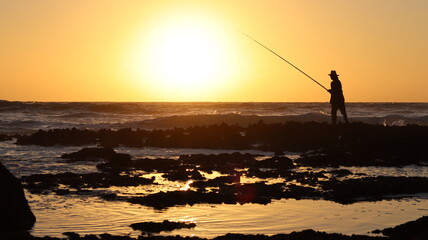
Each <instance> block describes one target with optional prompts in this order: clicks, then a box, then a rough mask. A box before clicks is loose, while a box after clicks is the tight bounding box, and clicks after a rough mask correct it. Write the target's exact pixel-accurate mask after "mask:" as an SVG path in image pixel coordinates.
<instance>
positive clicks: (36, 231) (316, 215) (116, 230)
mask: <svg viewBox="0 0 428 240" xmlns="http://www.w3.org/2000/svg"><path fill="white" fill-rule="evenodd" d="M27 197H28V199H29V202H30V205H31V208H32V210H33V211H34V214H35V215H36V216H37V223H36V225H35V227H34V228H33V230H32V234H33V235H34V236H46V235H48V236H56V237H60V236H61V234H62V233H63V232H77V233H79V234H102V233H110V234H117V235H131V236H134V237H135V236H137V235H139V234H140V232H138V231H134V230H132V229H131V228H130V227H129V225H130V224H132V223H137V222H145V221H155V222H161V221H163V220H171V221H188V222H193V223H195V224H196V227H195V228H194V229H183V230H175V231H173V232H170V233H164V234H169V235H177V234H179V235H182V236H198V237H206V238H212V237H215V236H219V235H224V234H226V233H244V234H268V235H270V234H279V233H290V232H292V231H300V230H304V229H314V230H317V231H326V232H337V233H343V234H368V232H370V231H372V230H375V229H383V228H386V227H392V226H396V225H399V224H402V223H405V222H408V221H411V220H415V219H417V218H419V217H421V216H424V215H427V214H428V196H424V195H421V196H418V197H417V198H405V199H401V200H383V201H377V202H358V203H354V204H349V205H341V204H338V203H334V202H331V201H325V200H305V199H303V200H295V199H282V200H275V201H273V202H272V203H271V204H268V205H260V204H244V205H239V204H236V205H227V204H220V205H218V204H197V205H194V206H180V207H171V208H168V209H167V210H163V211H158V210H154V209H153V208H148V207H144V206H140V205H133V204H130V203H127V202H108V201H104V200H100V199H99V198H97V197H82V196H79V197H72V196H55V195H34V194H29V193H27Z"/></svg>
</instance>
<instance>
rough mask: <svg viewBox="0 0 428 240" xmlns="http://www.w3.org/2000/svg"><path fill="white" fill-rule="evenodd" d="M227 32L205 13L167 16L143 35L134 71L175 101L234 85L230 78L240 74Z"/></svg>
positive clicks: (143, 81)
mask: <svg viewBox="0 0 428 240" xmlns="http://www.w3.org/2000/svg"><path fill="white" fill-rule="evenodd" d="M227 34H229V35H230V34H231V32H230V30H229V29H227V28H226V27H225V26H222V25H220V24H219V23H218V22H215V21H213V20H212V19H207V18H204V17H202V16H196V17H189V16H186V15H183V16H176V17H174V18H171V19H167V21H165V22H164V23H162V24H160V25H159V26H155V27H154V28H153V31H152V32H150V33H149V34H148V37H146V36H145V37H144V38H143V40H142V41H145V44H142V46H141V47H140V49H138V50H137V51H136V53H135V60H134V62H133V63H132V66H133V69H132V70H131V71H132V72H133V73H132V74H134V77H135V78H136V81H137V82H139V83H140V84H139V85H141V86H142V87H148V88H150V89H153V90H154V91H156V92H157V93H158V94H161V95H164V96H166V97H167V96H169V97H167V98H169V99H170V100H172V101H174V100H177V99H178V100H187V101H188V100H198V99H201V98H204V97H210V96H213V95H216V94H218V93H219V91H222V90H224V89H225V88H228V87H231V86H233V83H232V82H231V81H230V80H231V78H232V76H233V75H236V74H237V73H236V71H237V70H236V69H234V65H236V63H235V62H234V59H236V57H234V54H235V52H234V49H233V47H232V44H233V43H232V42H231V40H230V39H228V37H230V36H228V35H227ZM232 34H233V32H232ZM171 95H172V96H174V97H173V98H170V97H171Z"/></svg>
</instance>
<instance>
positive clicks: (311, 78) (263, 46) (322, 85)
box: [237, 30, 328, 91]
mask: <svg viewBox="0 0 428 240" xmlns="http://www.w3.org/2000/svg"><path fill="white" fill-rule="evenodd" d="M237 31H238V32H240V33H242V34H243V35H245V36H246V37H248V38H249V39H251V40H253V41H254V42H256V43H258V44H259V45H260V46H262V47H264V48H265V49H267V50H269V51H270V52H271V53H273V54H275V55H276V56H277V57H279V58H281V59H282V60H283V61H285V62H286V63H288V64H290V65H291V66H292V67H294V68H295V69H297V70H298V71H299V72H301V73H303V74H304V75H305V76H306V77H308V78H309V79H311V80H312V81H314V82H315V83H316V84H318V85H320V86H321V87H322V88H324V89H325V90H327V91H328V89H327V88H326V87H324V86H323V85H322V84H321V83H319V82H318V81H317V80H315V79H313V78H312V77H311V76H309V75H308V74H306V73H305V72H303V71H302V70H301V69H300V68H298V67H296V66H295V65H294V64H292V63H291V62H289V61H287V60H286V59H285V58H283V57H281V56H280V55H279V54H278V53H276V52H274V51H273V50H272V49H270V48H268V47H266V46H265V45H263V44H262V43H261V42H259V41H257V40H256V39H254V38H252V37H251V36H249V35H248V34H246V33H244V32H241V31H239V30H237Z"/></svg>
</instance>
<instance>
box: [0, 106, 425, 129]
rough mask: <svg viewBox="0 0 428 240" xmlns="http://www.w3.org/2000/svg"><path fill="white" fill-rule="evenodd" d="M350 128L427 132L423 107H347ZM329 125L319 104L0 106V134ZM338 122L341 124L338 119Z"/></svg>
mask: <svg viewBox="0 0 428 240" xmlns="http://www.w3.org/2000/svg"><path fill="white" fill-rule="evenodd" d="M347 110H348V115H349V118H350V121H351V122H364V123H370V124H381V125H386V126H402V125H407V124H418V125H427V126H428V103H348V104H347ZM260 120H263V121H264V122H265V123H283V122H286V121H298V122H309V121H317V122H330V121H331V117H330V104H328V103H326V102H324V103H257V102H248V103H246V102H243V103H239V102H238V103H222V102H219V103H216V102H211V103H203V102H193V103H192V102H188V103H144V102H143V103H108V102H107V103H102V102H95V103H91V102H10V101H0V132H8V133H10V132H12V133H13V132H29V131H36V130H38V129H47V128H72V127H77V128H90V129H100V128H113V129H118V128H127V127H130V128H146V129H153V128H173V127H190V126H194V125H212V124H221V123H226V124H239V125H243V126H246V125H249V124H254V123H257V122H258V121H260ZM338 120H339V121H342V122H343V118H342V116H341V115H340V113H338Z"/></svg>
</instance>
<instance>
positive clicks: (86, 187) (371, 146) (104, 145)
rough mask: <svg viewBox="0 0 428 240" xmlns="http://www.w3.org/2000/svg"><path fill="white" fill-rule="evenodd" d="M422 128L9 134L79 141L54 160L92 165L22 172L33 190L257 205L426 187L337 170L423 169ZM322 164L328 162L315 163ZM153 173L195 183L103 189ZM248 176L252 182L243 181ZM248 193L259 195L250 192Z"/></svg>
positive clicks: (166, 203)
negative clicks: (132, 191)
mask: <svg viewBox="0 0 428 240" xmlns="http://www.w3.org/2000/svg"><path fill="white" fill-rule="evenodd" d="M427 136H428V127H425V126H418V125H407V126H382V125H370V124H363V123H351V124H349V125H345V124H339V125H337V126H332V125H329V124H326V123H317V122H306V123H300V122H286V123H284V124H279V123H272V124H269V123H265V122H263V121H259V122H257V123H256V124H250V125H249V126H247V127H241V126H237V125H227V124H220V125H218V124H216V125H209V126H194V127H189V128H174V129H163V130H161V129H158V130H151V131H150V130H138V129H135V130H134V129H130V128H125V129H120V130H106V129H102V130H98V131H93V130H81V129H53V130H48V131H44V130H39V131H38V132H36V133H34V134H31V135H25V136H24V135H21V136H14V137H16V139H17V142H16V143H17V144H18V146H27V145H38V146H42V147H49V146H57V147H60V146H75V147H78V148H80V150H78V151H75V152H68V153H65V154H63V155H62V156H61V158H58V159H57V160H56V161H58V162H60V163H62V164H75V163H79V162H83V163H89V164H93V165H94V166H96V167H97V169H98V171H97V172H92V173H85V174H76V173H73V172H63V173H58V174H50V173H48V174H33V175H28V176H23V177H21V181H22V183H23V186H24V188H25V189H27V190H28V191H30V192H31V193H33V194H49V195H50V194H53V195H57V196H67V195H70V196H77V197H78V196H85V195H87V194H95V195H94V196H97V197H99V198H100V199H102V200H103V201H106V202H118V201H119V202H128V203H131V204H135V205H142V206H145V207H151V208H153V209H157V210H165V209H168V208H171V207H175V206H183V205H187V204H190V205H193V204H199V203H207V204H246V203H253V204H261V205H264V204H269V203H270V202H271V201H272V200H275V199H302V198H308V199H325V200H329V201H333V202H337V203H341V204H351V203H354V202H359V201H380V200H383V199H389V198H391V196H392V197H393V198H402V197H404V196H409V195H410V196H411V195H412V194H417V193H427V192H426V188H425V187H424V186H426V185H427V184H428V178H427V177H385V176H378V177H369V176H365V174H364V173H358V172H352V171H349V170H344V169H339V167H340V166H351V167H354V166H358V167H366V166H375V167H402V166H408V165H414V166H415V167H417V166H420V167H424V166H426V162H428V161H427V160H428V158H427V156H428V155H427V151H428V149H426V148H424V147H423V146H426V144H427V139H428V137H427ZM8 137H11V136H7V135H6V140H7V139H9V141H10V138H8ZM88 145H91V146H94V145H98V146H99V147H95V148H94V147H91V148H88V147H86V146H88ZM118 146H126V147H129V148H133V149H144V148H145V147H162V148H172V147H175V148H183V147H184V148H190V149H198V148H203V149H218V150H220V149H229V150H232V149H236V150H239V149H252V150H262V151H270V152H274V153H275V156H273V157H272V156H270V157H266V156H264V157H263V156H257V155H251V154H242V153H227V154H226V153H220V154H190V155H180V156H179V157H178V159H169V158H162V157H161V158H156V159H152V158H145V157H142V158H141V157H135V156H132V155H129V154H126V153H121V152H116V151H115V148H117V147H118ZM288 151H290V152H296V151H298V152H301V154H300V156H299V157H297V158H296V159H290V158H288V157H286V156H285V155H284V152H288ZM259 157H261V158H260V159H259ZM323 168H330V169H331V170H322V169H323ZM316 169H318V170H316ZM297 170H298V171H297ZM138 172H142V173H143V174H139V173H138ZM153 172H156V173H159V174H160V177H161V179H164V180H162V181H166V184H170V183H172V182H181V183H183V184H184V183H186V182H188V181H192V183H191V185H189V188H188V189H187V190H186V191H178V190H177V191H168V192H152V193H150V194H143V195H142V196H138V195H134V196H132V195H129V194H128V195H127V194H126V193H121V192H109V190H108V189H109V188H111V187H119V188H120V187H129V186H146V185H147V186H152V185H153V186H156V185H159V184H161V182H159V181H160V180H159V178H158V177H156V178H154V177H152V178H148V177H145V175H144V174H147V173H153ZM212 172H218V173H220V174H221V175H220V176H217V177H206V175H205V174H207V173H208V174H209V173H212ZM136 173H138V174H136ZM250 178H252V179H257V181H256V182H254V183H248V182H245V181H246V179H250ZM268 179H277V180H281V181H282V183H274V184H271V183H268V182H267V181H268ZM242 181H243V182H242ZM97 189H100V190H101V191H99V190H97ZM103 189H107V191H106V190H103ZM349 189H352V191H349ZM252 192H253V193H256V194H249V193H252ZM400 195H401V197H400ZM373 230H374V229H373ZM294 234H297V235H299V236H305V235H307V234H309V235H308V236H312V237H319V236H324V237H327V238H326V239H330V238H331V239H375V238H374V237H372V236H358V237H361V238H355V237H354V238H352V237H351V236H346V235H343V234H334V233H331V234H326V233H322V232H315V231H313V230H312V231H302V232H298V233H294ZM73 236H74V238H70V239H91V238H92V239H114V237H113V236H108V235H102V236H101V235H100V236H99V237H95V236H93V237H78V236H77V235H73ZM237 236H239V237H238V238H237ZM254 237H255V236H254V235H247V236H245V235H230V234H228V235H225V236H222V237H218V238H214V239H254ZM258 237H260V239H278V238H280V239H293V238H292V237H294V236H292V234H291V235H290V234H285V235H274V236H265V235H259V236H258ZM338 237H339V238H338ZM33 239H42V238H33ZM47 239H49V238H47ZM51 239H58V238H51ZM123 239H127V238H123ZM128 239H133V238H128ZM147 239H161V238H152V237H150V238H147ZM165 239H167V238H166V237H165ZM176 239H185V238H184V237H183V238H181V237H177V238H176ZM195 239H206V238H195ZM376 239H379V238H376ZM386 239H390V238H386ZM391 239H393V238H391Z"/></svg>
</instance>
